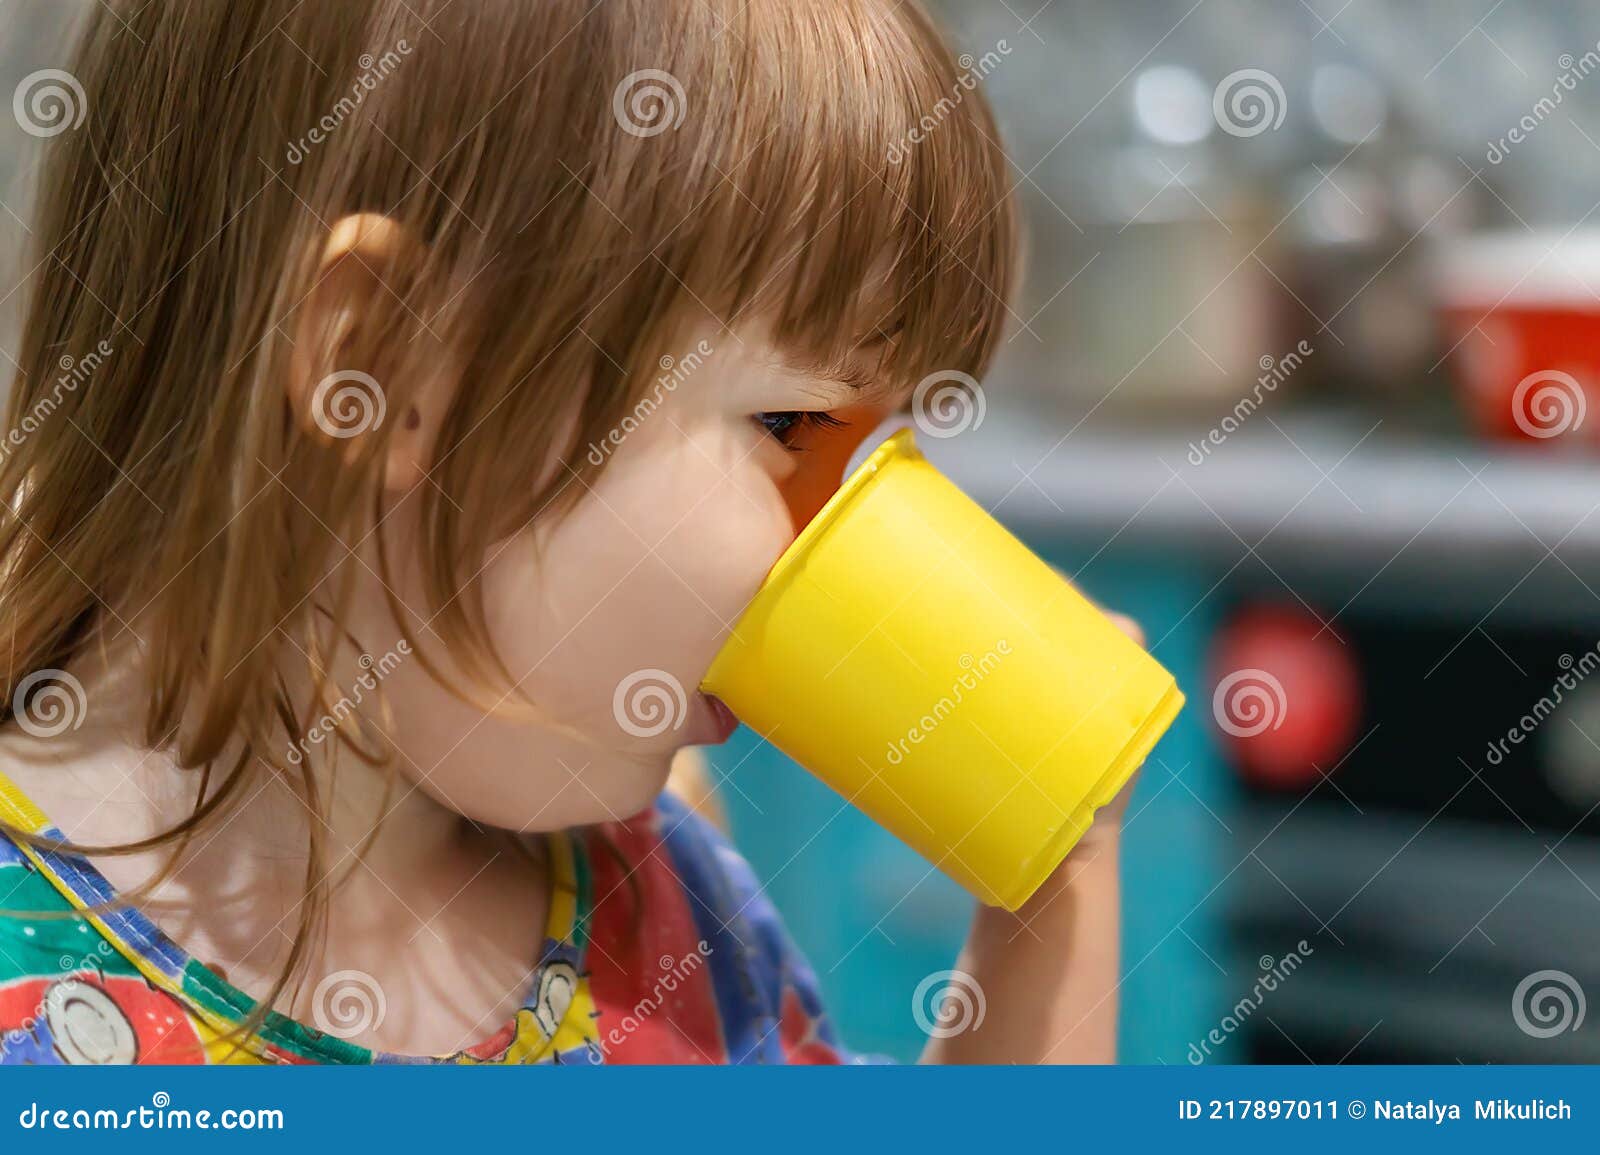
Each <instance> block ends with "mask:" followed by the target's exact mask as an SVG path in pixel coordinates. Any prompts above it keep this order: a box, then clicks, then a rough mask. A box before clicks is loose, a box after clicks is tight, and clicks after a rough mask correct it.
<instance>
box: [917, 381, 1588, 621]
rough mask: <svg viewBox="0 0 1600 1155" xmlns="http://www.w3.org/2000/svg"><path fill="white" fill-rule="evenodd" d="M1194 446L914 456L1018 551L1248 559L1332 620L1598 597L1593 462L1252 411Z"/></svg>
mask: <svg viewBox="0 0 1600 1155" xmlns="http://www.w3.org/2000/svg"><path fill="white" fill-rule="evenodd" d="M1200 436H1203V434H1191V435H1190V436H1187V437H1186V436H1185V433H1179V432H1174V431H1170V430H1168V431H1162V430H1157V431H1150V430H1129V429H1124V428H1116V427H1110V428H1108V427H1107V426H1106V424H1105V423H1103V422H1100V423H1096V424H1095V425H1094V426H1093V427H1092V428H1091V426H1090V425H1088V424H1085V425H1084V426H1083V427H1081V428H1079V429H1077V430H1075V431H1074V430H1073V429H1072V427H1070V426H1067V427H1063V428H1060V429H1059V430H1057V429H1049V428H1040V427H1039V426H1038V425H1036V424H1035V425H1023V424H1020V423H1015V424H1008V423H1005V422H1003V421H1001V420H998V419H991V420H989V421H986V422H985V423H984V424H983V425H982V426H980V427H979V428H978V429H976V430H972V431H969V432H967V433H964V434H962V435H961V436H960V437H956V438H951V439H948V440H943V441H941V440H937V439H933V438H929V437H923V438H922V439H921V444H922V445H923V446H924V449H925V451H926V452H927V453H928V455H929V457H930V458H932V459H933V460H934V461H935V462H937V463H938V464H939V465H940V467H941V468H943V469H945V470H946V471H947V472H948V473H950V474H951V476H953V477H955V478H956V479H957V480H958V481H959V483H960V484H961V485H962V486H963V488H965V489H966V490H967V492H968V493H970V494H971V495H972V496H973V497H974V499H975V500H977V501H978V502H980V503H981V504H982V505H984V507H985V508H987V509H990V510H991V511H993V512H994V514H995V516H997V517H998V518H999V519H1000V520H1001V521H1003V522H1005V523H1007V524H1008V525H1010V526H1012V527H1013V528H1014V529H1015V530H1016V531H1017V532H1018V533H1020V534H1022V535H1024V536H1028V535H1030V534H1036V533H1041V532H1049V533H1063V532H1064V533H1069V534H1071V535H1072V536H1074V537H1075V538H1077V539H1079V540H1081V541H1084V542H1086V543H1089V544H1090V545H1091V547H1093V546H1094V545H1099V544H1104V543H1111V542H1116V543H1117V545H1118V546H1119V547H1135V548H1140V549H1146V550H1153V551H1156V552H1157V553H1159V554H1162V555H1167V556H1170V557H1172V558H1173V559H1174V561H1176V562H1177V563H1178V564H1185V563H1186V562H1193V563H1195V564H1204V565H1205V566H1206V567H1212V566H1216V565H1218V564H1219V563H1220V565H1221V568H1222V569H1223V570H1226V569H1228V567H1229V566H1230V565H1232V564H1235V562H1236V559H1238V560H1242V559H1249V561H1250V562H1251V564H1252V566H1253V567H1257V568H1262V567H1264V568H1265V569H1266V570H1268V571H1270V572H1271V573H1272V574H1274V575H1275V576H1276V577H1277V579H1278V580H1280V581H1281V582H1284V583H1288V584H1291V585H1293V586H1294V587H1295V588H1296V589H1297V590H1299V589H1302V588H1306V589H1308V590H1311V589H1315V588H1316V587H1318V586H1321V587H1324V588H1323V589H1322V591H1321V592H1322V593H1324V594H1325V596H1327V597H1328V598H1330V599H1333V600H1334V605H1335V606H1337V605H1339V604H1341V603H1342V602H1343V601H1344V599H1346V598H1351V597H1354V596H1357V595H1358V594H1360V595H1361V596H1362V597H1363V598H1364V600H1371V599H1378V598H1383V597H1385V596H1388V595H1390V594H1392V593H1393V592H1394V591H1396V590H1404V591H1409V592H1408V593H1406V595H1405V596H1407V597H1410V596H1411V595H1412V594H1414V593H1415V591H1417V590H1419V589H1420V590H1426V591H1427V592H1428V597H1429V598H1433V599H1437V600H1438V603H1439V608H1440V609H1449V608H1451V607H1452V606H1459V607H1465V606H1471V605H1475V606H1477V607H1478V608H1479V609H1480V610H1481V609H1482V608H1484V607H1485V606H1488V605H1492V604H1499V603H1500V602H1501V601H1502V599H1503V602H1504V610H1505V612H1507V613H1517V612H1521V611H1524V610H1526V611H1528V612H1531V613H1534V614H1536V615H1537V614H1546V613H1549V614H1555V613H1559V614H1564V615H1568V616H1580V617H1585V618H1587V617H1596V618H1600V594H1597V593H1596V592H1595V590H1593V589H1591V588H1590V587H1589V583H1588V582H1587V581H1586V580H1585V579H1583V578H1581V577H1580V576H1579V575H1580V574H1583V573H1590V574H1593V573H1595V572H1596V569H1595V567H1596V566H1597V564H1600V516H1597V515H1600V453H1597V454H1596V456H1595V457H1592V458H1591V457H1585V456H1582V455H1581V454H1578V453H1574V452H1572V451H1570V450H1567V449H1565V448H1560V449H1557V448H1553V447H1551V446H1545V445H1530V446H1527V447H1521V446H1498V445H1488V444H1484V443H1480V442H1473V441H1466V440H1462V441H1441V440H1436V439H1435V440H1429V439H1420V438H1417V437H1414V436H1409V435H1408V436H1393V435H1389V434H1387V433H1386V432H1385V430H1384V428H1383V426H1382V425H1381V424H1380V423H1379V422H1378V421H1377V419H1376V418H1365V417H1362V418H1354V419H1352V418H1351V417H1349V416H1347V415H1343V414H1341V415H1337V416H1328V417H1318V416H1309V417H1308V416H1304V415H1299V416H1294V417H1285V418H1284V419H1283V420H1281V421H1275V422H1274V421H1269V420H1267V415H1266V414H1263V413H1258V414H1256V415H1255V416H1254V417H1253V418H1252V419H1251V420H1250V422H1248V423H1247V425H1246V427H1245V428H1243V429H1241V430H1239V431H1237V432H1236V433H1234V434H1233V435H1232V436H1230V437H1228V438H1227V439H1226V440H1225V441H1224V443H1223V444H1222V445H1221V446H1212V447H1211V452H1210V454H1209V455H1206V456H1204V457H1202V458H1200V460H1201V464H1199V465H1195V464H1193V460H1192V458H1191V453H1192V452H1193V447H1194V446H1195V445H1196V444H1198V439H1199V437H1200ZM1230 572H1231V571H1230ZM1380 577H1381V578H1382V581H1379V579H1380ZM1508 586H1512V587H1514V588H1512V589H1510V590H1509V591H1508V589H1507V587H1508ZM1369 587H1371V588H1370V589H1369ZM1485 595H1488V600H1487V601H1485V600H1484V598H1485Z"/></svg>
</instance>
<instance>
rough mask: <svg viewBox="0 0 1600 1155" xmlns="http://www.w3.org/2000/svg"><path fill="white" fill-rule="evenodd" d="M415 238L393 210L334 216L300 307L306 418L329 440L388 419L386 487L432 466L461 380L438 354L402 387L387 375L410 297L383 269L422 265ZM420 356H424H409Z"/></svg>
mask: <svg viewBox="0 0 1600 1155" xmlns="http://www.w3.org/2000/svg"><path fill="white" fill-rule="evenodd" d="M420 243H421V242H419V241H418V240H417V239H416V238H414V237H412V236H410V235H409V234H408V233H407V232H406V230H405V229H404V228H403V227H402V226H401V225H399V224H398V223H396V222H395V221H394V220H392V219H391V218H389V217H386V216H382V215H379V214H376V213H360V214H355V215H352V216H347V217H344V218H342V219H340V220H339V221H338V222H337V223H335V224H334V226H333V228H332V229H331V230H330V231H329V232H328V234H327V237H326V238H325V239H324V241H323V245H322V250H321V252H320V253H319V254H318V255H317V268H316V273H315V276H314V280H313V288H312V289H311V291H310V293H308V294H307V296H306V298H305V300H304V301H303V302H302V304H301V305H300V308H299V310H298V311H297V315H296V323H295V333H294V351H293V354H292V356H291V371H290V373H289V378H288V381H287V382H286V383H285V388H286V390H287V392H288V400H289V405H290V408H291V410H292V411H293V413H294V417H295V420H296V421H297V422H298V423H299V425H300V428H301V429H302V430H303V431H304V432H306V433H307V434H309V435H310V436H312V437H315V438H317V439H318V440H320V441H322V442H324V443H325V444H335V443H337V442H339V441H344V442H346V443H347V444H348V445H349V446H350V448H351V456H352V457H353V456H354V455H355V453H354V451H355V448H356V446H357V445H358V444H359V439H360V438H361V437H363V436H364V435H367V434H369V433H376V432H377V431H379V430H380V429H381V430H382V431H383V434H384V435H385V436H386V437H387V439H388V446H389V449H388V454H387V457H386V459H385V462H384V487H385V488H386V489H389V490H391V491H405V490H409V489H411V488H413V487H415V486H416V485H418V484H419V483H420V482H421V481H422V478H423V475H424V473H425V472H426V471H427V470H428V469H429V468H431V466H432V458H433V446H434V442H435V438H436V436H437V434H438V431H439V427H440V426H441V425H442V424H443V421H444V416H445V411H446V410H447V409H448V407H449V404H450V400H451V397H452V396H453V394H454V390H455V385H456V382H455V378H454V375H453V374H452V372H451V371H450V369H449V368H448V367H449V365H450V363H451V360H452V359H451V358H449V357H447V356H445V355H443V353H442V352H441V355H440V356H439V357H438V358H433V359H430V364H432V365H433V366H435V368H434V369H432V370H430V371H429V372H427V373H426V374H419V373H418V372H417V371H416V370H415V369H414V368H408V375H407V380H406V381H405V387H404V389H403V390H402V389H401V388H399V387H398V383H395V382H386V381H384V380H383V379H382V378H383V376H384V373H383V369H382V367H381V366H382V365H384V364H385V363H387V364H390V365H392V364H395V363H396V361H397V360H400V359H395V358H386V357H384V356H383V353H384V347H385V345H386V344H388V345H393V343H394V342H395V341H396V340H401V341H403V340H405V338H404V337H398V338H397V336H396V334H398V333H401V332H402V330H403V329H404V328H405V326H403V325H400V324H397V323H396V319H395V315H396V314H397V313H400V312H406V311H409V310H410V306H409V305H408V304H407V303H406V302H405V300H404V299H403V298H402V296H401V295H400V291H397V290H396V288H395V287H393V286H391V285H390V284H387V283H385V281H384V271H385V270H390V269H395V268H402V267H408V266H410V267H415V263H416V262H414V261H412V260H408V259H407V258H412V257H415V258H417V259H418V260H420V256H421V254H413V253H410V252H408V250H409V249H410V248H411V247H412V246H415V245H420ZM403 360H404V361H405V362H406V363H407V364H408V366H414V365H415V363H416V361H417V360H418V359H417V358H405V359H403Z"/></svg>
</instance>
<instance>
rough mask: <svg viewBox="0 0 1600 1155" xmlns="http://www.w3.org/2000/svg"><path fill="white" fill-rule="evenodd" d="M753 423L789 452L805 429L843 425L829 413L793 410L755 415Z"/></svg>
mask: <svg viewBox="0 0 1600 1155" xmlns="http://www.w3.org/2000/svg"><path fill="white" fill-rule="evenodd" d="M754 421H755V423H756V424H757V425H759V426H761V428H763V429H765V430H766V431H767V434H768V435H769V436H770V437H772V438H773V439H774V440H776V441H777V442H778V443H779V444H780V445H782V446H783V447H784V448H785V449H791V450H793V449H797V446H795V445H794V440H795V438H796V437H797V436H798V435H799V434H800V433H801V432H803V431H804V430H806V429H837V428H839V427H840V426H841V425H843V424H845V422H843V421H841V420H839V418H837V417H834V416H833V415H832V414H829V413H816V412H811V411H808V410H795V409H791V410H786V411H784V412H781V413H757V414H756V415H755V417H754Z"/></svg>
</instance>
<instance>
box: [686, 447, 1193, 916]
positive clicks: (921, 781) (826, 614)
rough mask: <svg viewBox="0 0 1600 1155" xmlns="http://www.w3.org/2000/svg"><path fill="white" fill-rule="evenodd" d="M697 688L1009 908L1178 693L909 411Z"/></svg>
mask: <svg viewBox="0 0 1600 1155" xmlns="http://www.w3.org/2000/svg"><path fill="white" fill-rule="evenodd" d="M701 688H702V689H703V690H705V692H706V693H708V694H714V695H716V696H717V697H718V698H720V699H721V700H722V701H723V702H724V703H726V704H727V705H728V706H729V708H731V709H732V710H733V712H734V713H735V714H737V715H738V716H739V718H740V719H741V720H742V721H743V722H744V723H745V724H746V725H748V726H750V727H752V728H753V729H755V730H756V731H757V732H758V733H760V734H762V735H763V736H765V737H766V738H767V740H768V741H770V742H771V743H772V744H773V745H774V746H776V747H777V748H778V749H780V750H782V751H783V752H784V753H786V754H788V755H789V756H790V757H791V758H793V759H794V760H795V761H796V762H798V763H800V765H802V766H804V767H805V768H806V769H807V770H809V771H811V772H812V773H813V774H815V775H817V776H818V777H819V778H821V779H822V780H823V781H824V782H826V783H827V784H828V785H829V786H831V787H832V788H833V789H834V790H836V791H838V792H839V794H841V795H842V796H843V797H844V798H845V799H846V800H848V801H849V802H851V803H853V804H855V805H856V806H858V807H859V808H860V809H861V810H863V811H864V812H865V813H866V814H867V815H868V816H869V817H871V818H872V819H873V820H874V821H876V822H877V823H878V824H879V825H881V826H883V827H884V828H886V829H887V830H889V831H890V832H891V833H893V834H894V835H896V836H897V837H898V838H900V839H901V840H902V841H903V842H905V843H907V844H908V845H909V846H911V847H912V849H914V850H916V851H917V852H918V853H920V854H921V855H922V856H923V857H924V858H926V859H927V860H928V861H929V862H931V863H932V864H934V865H935V866H936V867H938V868H939V869H941V870H943V871H944V872H945V873H946V874H948V875H949V876H950V877H951V878H953V879H955V881H956V882H958V883H960V884H961V885H962V886H963V887H965V888H966V889H967V890H969V891H971V893H972V894H973V895H975V896H976V897H977V898H978V899H979V900H980V901H981V902H984V903H987V904H989V905H991V906H1002V907H1005V908H1006V909H1008V910H1016V909H1017V908H1018V907H1020V906H1021V905H1022V904H1023V903H1024V902H1026V901H1027V899H1028V897H1029V896H1030V895H1032V894H1033V892H1034V891H1035V890H1037V889H1038V888H1039V886H1040V884H1042V883H1043V882H1044V880H1045V879H1046V878H1047V877H1049V875H1050V873H1051V872H1052V871H1053V870H1055V868H1056V867H1057V866H1058V865H1060V863H1061V860H1062V859H1063V858H1065V857H1066V855H1067V852H1068V851H1069V850H1071V849H1072V847H1073V846H1074V845H1075V844H1076V843H1077V841H1078V839H1079V838H1081V837H1082V836H1083V833H1084V831H1086V830H1087V829H1088V828H1089V825H1090V823H1091V822H1092V821H1093V820H1094V812H1095V811H1096V810H1097V809H1099V808H1100V807H1101V806H1104V805H1105V804H1106V803H1107V802H1109V801H1111V799H1112V798H1114V797H1115V796H1116V794H1117V791H1118V790H1120V789H1121V788H1122V786H1123V785H1124V784H1125V783H1126V782H1127V781H1128V779H1129V778H1130V777H1132V775H1133V772H1134V771H1135V770H1137V769H1138V768H1139V766H1140V764H1141V763H1142V762H1143V761H1144V759H1145V758H1146V756H1148V754H1149V753H1150V750H1151V748H1152V747H1153V746H1154V745H1155V744H1156V741H1157V740H1158V739H1159V738H1160V737H1161V735H1162V734H1163V733H1164V732H1165V731H1166V729H1167V727H1168V726H1169V725H1171V724H1172V721H1173V719H1174V718H1175V717H1176V716H1177V714H1178V710H1179V709H1180V708H1181V707H1182V705H1183V695H1182V694H1181V693H1180V692H1179V690H1178V687H1177V683H1176V682H1175V681H1174V680H1173V677H1172V675H1171V674H1169V673H1168V672H1167V671H1166V670H1165V669H1163V668H1162V667H1161V665H1160V664H1159V663H1157V662H1156V661H1155V660H1154V659H1153V658H1151V657H1150V655H1149V654H1147V653H1145V651H1144V650H1143V649H1141V648H1140V647H1139V646H1137V645H1135V644H1134V643H1133V641H1131V640H1130V639H1129V638H1128V637H1127V636H1126V635H1125V634H1123V632H1122V631H1121V630H1119V629H1118V628H1117V627H1116V626H1115V625H1114V624H1112V622H1111V621H1110V620H1108V619H1107V618H1106V616H1105V615H1104V614H1103V613H1101V612H1100V611H1099V610H1098V609H1096V608H1095V606H1094V605H1092V604H1091V603H1090V602H1089V601H1088V600H1087V599H1085V598H1084V597H1083V596H1082V595H1081V594H1079V593H1078V591H1077V590H1075V589H1074V588H1073V587H1072V586H1071V585H1070V584H1069V583H1068V582H1066V581H1065V580H1063V579H1062V577H1061V576H1060V575H1059V574H1057V573H1056V572H1055V571H1054V570H1052V569H1051V568H1050V567H1049V566H1047V565H1046V564H1045V563H1044V562H1042V561H1040V560H1039V559H1038V558H1037V557H1036V556H1034V554H1033V553H1031V552H1030V551H1029V550H1028V549H1027V547H1026V546H1024V545H1023V544H1022V543H1021V542H1019V541H1018V540H1017V539H1016V538H1015V537H1013V536H1012V535H1011V534H1010V533H1008V532H1007V531H1006V530H1005V529H1004V527H1002V526H1001V525H1000V524H999V523H998V522H996V521H995V520H994V519H993V518H992V517H990V516H989V515H988V514H987V513H985V512H984V510H983V509H982V508H981V507H979V506H978V505H977V504H976V503H975V502H973V501H972V500H971V499H970V498H968V497H967V496H966V495H965V494H963V493H962V492H961V491H960V490H959V489H957V488H956V486H955V485H954V484H953V483H951V482H950V481H949V480H948V479H947V478H945V476H944V475H943V474H941V473H940V472H939V471H938V470H937V469H935V468H934V467H933V466H932V465H931V464H929V462H928V461H927V459H926V458H924V457H923V456H922V454H921V453H920V452H919V451H918V450H917V447H916V444H915V441H914V439H913V437H912V434H911V431H910V430H909V429H905V430H901V431H899V432H897V433H896V434H894V436H892V437H890V438H889V440H888V441H886V442H885V443H884V444H883V445H881V446H879V447H878V449H877V450H875V451H874V452H873V454H872V455H871V456H870V457H869V458H868V459H867V460H866V462H865V463H864V464H863V465H862V466H861V468H860V469H858V470H857V471H856V472H855V473H853V474H851V476H850V477H849V478H848V479H846V481H845V482H844V484H843V486H842V487H841V488H840V489H839V491H838V493H836V494H835V495H834V496H833V498H832V499H831V500H830V501H829V502H828V503H827V505H825V506H824V507H823V508H822V510H821V512H820V513H818V514H817V516H816V517H815V518H814V519H813V520H812V521H811V522H810V523H809V524H808V525H807V526H806V527H805V529H804V530H802V531H801V533H800V535H799V536H798V537H797V538H796V539H795V542H794V544H793V545H792V546H790V548H789V549H788V550H787V551H786V552H785V553H784V554H783V556H782V557H781V558H779V559H778V562H777V564H776V565H775V566H774V567H773V568H772V572H771V573H770V574H768V576H767V579H766V581H765V582H764V583H763V585H762V586H761V588H760V590H759V591H758V592H757V593H756V596H755V597H754V599H752V601H751V602H750V605H749V606H748V608H747V609H746V610H745V612H744V614H743V615H742V616H741V617H740V619H739V621H738V622H737V623H736V624H735V625H734V628H733V633H732V636H731V637H730V638H729V640H728V642H727V644H726V645H725V646H724V647H723V649H722V651H721V652H720V653H719V654H718V655H717V657H716V660H715V661H714V662H713V663H712V666H711V669H710V672H709V673H708V674H707V675H706V679H705V681H704V682H703V683H702V686H701Z"/></svg>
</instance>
